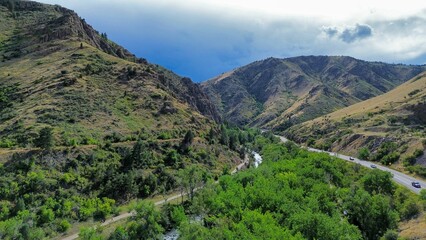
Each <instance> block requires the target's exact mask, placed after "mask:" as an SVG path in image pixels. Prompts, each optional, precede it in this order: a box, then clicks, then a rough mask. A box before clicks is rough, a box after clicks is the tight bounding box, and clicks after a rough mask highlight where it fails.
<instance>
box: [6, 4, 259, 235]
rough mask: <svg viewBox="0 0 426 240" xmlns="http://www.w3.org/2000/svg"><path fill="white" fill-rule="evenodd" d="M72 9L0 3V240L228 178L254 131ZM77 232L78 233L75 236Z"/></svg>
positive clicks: (56, 228)
mask: <svg viewBox="0 0 426 240" xmlns="http://www.w3.org/2000/svg"><path fill="white" fill-rule="evenodd" d="M219 122H220V117H219V115H218V113H217V111H216V109H215V107H214V105H213V104H212V103H211V102H210V100H209V98H208V97H207V95H206V94H204V93H203V92H202V91H201V88H200V87H199V85H197V84H194V83H193V82H192V81H191V80H190V79H188V78H181V77H179V76H177V75H176V74H174V73H172V72H171V71H169V70H167V69H164V68H162V67H161V66H158V65H154V64H150V63H148V62H147V61H146V60H144V59H141V58H136V57H135V56H134V55H132V54H131V53H129V52H128V51H127V50H126V49H124V48H123V47H121V46H119V45H117V44H116V43H113V42H112V41H110V40H108V38H107V34H105V33H102V34H100V33H98V32H97V31H96V30H94V29H93V28H92V27H91V26H90V25H88V24H87V23H86V22H85V21H84V20H83V19H81V18H80V17H78V15H77V14H76V13H74V12H73V11H71V10H68V9H65V8H62V7H60V6H56V5H55V6H52V5H46V4H40V3H37V2H30V1H9V0H0V239H51V238H54V237H57V238H59V237H60V235H61V234H66V233H67V232H68V231H70V229H73V227H72V226H73V225H74V226H75V225H79V224H81V225H83V226H85V225H89V224H92V223H93V224H96V223H99V222H100V221H102V220H105V219H106V218H107V217H111V216H112V215H115V214H118V213H120V211H121V209H120V206H121V205H123V204H126V203H128V202H129V201H131V200H132V199H137V198H147V197H153V196H158V195H163V196H166V195H167V194H171V193H172V192H174V191H177V189H183V188H184V187H185V186H187V185H189V184H190V183H191V184H193V183H194V181H195V180H196V184H197V186H198V185H201V184H203V183H205V182H206V181H208V180H209V179H217V178H218V177H219V176H221V175H222V174H226V173H229V172H230V170H231V169H232V168H233V167H235V166H236V165H237V164H240V163H241V161H243V160H244V158H245V156H246V152H245V151H246V147H247V144H250V142H252V141H253V139H254V136H255V135H257V134H258V133H259V132H257V131H249V132H247V131H242V130H240V129H238V128H233V127H230V126H227V125H219ZM75 228H77V227H75Z"/></svg>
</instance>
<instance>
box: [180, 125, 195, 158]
mask: <svg viewBox="0 0 426 240" xmlns="http://www.w3.org/2000/svg"><path fill="white" fill-rule="evenodd" d="M192 141H194V133H193V132H192V131H191V130H188V131H187V132H186V134H185V137H184V138H183V140H182V142H181V144H180V150H181V152H183V153H186V152H187V151H188V149H189V146H191V144H192Z"/></svg>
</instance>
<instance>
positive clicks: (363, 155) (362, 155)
mask: <svg viewBox="0 0 426 240" xmlns="http://www.w3.org/2000/svg"><path fill="white" fill-rule="evenodd" d="M358 158H359V159H364V160H368V159H369V158H370V150H368V148H366V147H363V148H361V149H360V150H359V151H358Z"/></svg>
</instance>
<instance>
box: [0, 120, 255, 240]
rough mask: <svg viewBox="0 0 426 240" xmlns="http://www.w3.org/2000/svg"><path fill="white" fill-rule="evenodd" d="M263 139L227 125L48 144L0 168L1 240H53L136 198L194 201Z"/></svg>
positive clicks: (253, 132)
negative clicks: (120, 140) (132, 139)
mask: <svg viewBox="0 0 426 240" xmlns="http://www.w3.org/2000/svg"><path fill="white" fill-rule="evenodd" d="M257 134H259V132H258V131H254V130H249V131H243V130H240V129H238V128H235V127H231V126H227V125H222V126H218V127H216V128H212V129H211V130H210V131H206V133H202V132H201V133H195V132H192V131H191V130H188V131H186V133H185V134H184V135H182V138H180V139H176V140H172V141H162V140H161V139H159V138H160V137H159V136H158V135H157V134H155V133H144V134H141V135H140V136H139V137H138V140H137V141H136V143H135V144H134V145H133V147H130V148H129V147H126V146H125V145H121V144H119V145H117V146H114V145H113V144H111V143H106V144H104V145H102V146H99V147H98V148H96V149H94V150H89V151H88V150H80V151H79V150H78V149H76V148H67V149H65V150H60V151H59V150H56V151H55V150H54V149H52V148H51V146H50V145H49V146H50V147H48V148H45V149H44V150H43V151H37V152H36V153H35V154H27V155H16V156H15V157H14V158H13V159H12V160H11V161H9V162H7V163H4V164H0V239H44V238H46V237H53V236H56V235H57V234H58V233H60V232H66V231H67V230H68V229H69V228H70V227H71V225H72V224H73V223H75V222H80V221H86V220H89V219H94V220H103V219H106V218H107V217H108V216H111V215H114V214H118V211H119V210H118V208H117V207H118V206H119V205H121V204H123V203H127V202H129V201H130V200H132V199H135V198H146V197H149V196H153V195H156V194H167V193H168V192H170V191H172V190H178V189H180V190H181V191H182V192H183V191H185V192H188V193H189V194H190V196H191V197H192V196H193V195H194V192H195V191H194V189H195V188H196V187H198V186H200V185H202V184H204V183H205V182H207V181H208V180H209V179H217V178H218V177H219V176H220V175H221V174H222V173H224V172H227V171H229V169H230V168H231V167H232V166H233V165H235V164H236V163H235V162H233V161H235V160H236V159H239V155H244V151H245V149H246V148H248V146H249V145H250V144H251V143H250V140H251V141H253V140H254V139H255V136H256V135H257ZM43 135H47V136H50V135H51V134H48V133H47V134H43ZM221 140H223V142H222V141H221ZM43 142H50V140H49V139H47V140H46V139H45V141H43ZM221 143H222V144H221ZM239 161H240V160H238V162H239Z"/></svg>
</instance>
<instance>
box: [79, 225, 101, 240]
mask: <svg viewBox="0 0 426 240" xmlns="http://www.w3.org/2000/svg"><path fill="white" fill-rule="evenodd" d="M78 236H79V237H80V239H82V240H102V237H101V236H100V235H99V234H98V233H97V232H96V229H95V228H92V227H83V228H81V229H80V233H79V235H78Z"/></svg>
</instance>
